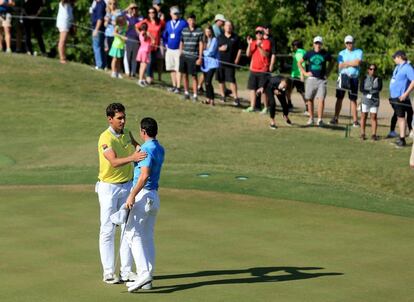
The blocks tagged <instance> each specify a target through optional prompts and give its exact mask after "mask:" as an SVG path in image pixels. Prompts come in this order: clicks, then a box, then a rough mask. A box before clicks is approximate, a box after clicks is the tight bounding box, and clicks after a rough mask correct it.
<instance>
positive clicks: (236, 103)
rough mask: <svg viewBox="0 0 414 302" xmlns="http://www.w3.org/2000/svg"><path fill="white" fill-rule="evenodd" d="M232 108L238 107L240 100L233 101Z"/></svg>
mask: <svg viewBox="0 0 414 302" xmlns="http://www.w3.org/2000/svg"><path fill="white" fill-rule="evenodd" d="M233 106H235V107H240V99H234V102H233Z"/></svg>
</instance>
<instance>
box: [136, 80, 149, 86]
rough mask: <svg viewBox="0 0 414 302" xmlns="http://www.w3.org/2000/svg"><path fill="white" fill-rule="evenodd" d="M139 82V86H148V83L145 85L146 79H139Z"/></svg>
mask: <svg viewBox="0 0 414 302" xmlns="http://www.w3.org/2000/svg"><path fill="white" fill-rule="evenodd" d="M137 84H138V86H139V87H142V88H145V87H147V85H145V82H144V80H139V81H138V82H137Z"/></svg>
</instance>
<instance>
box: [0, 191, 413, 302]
mask: <svg viewBox="0 0 414 302" xmlns="http://www.w3.org/2000/svg"><path fill="white" fill-rule="evenodd" d="M34 190H36V194H33V191H34ZM0 195H1V196H2V202H1V203H0V220H1V221H2V230H3V231H2V232H1V233H0V242H1V245H0V255H2V261H1V262H0V275H1V280H2V282H1V283H0V301H42V302H47V301H121V300H122V301H137V299H139V301H275V300H278V301H286V302H290V301H301V302H302V301H318V302H323V301H329V302H332V301H375V302H378V301H387V302H389V301H412V297H413V296H414V290H413V287H412V284H413V281H414V271H413V270H412V269H410V267H411V263H413V261H414V256H413V253H412V251H413V249H414V240H413V239H414V220H413V219H411V218H405V217H399V216H391V215H384V214H379V213H369V212H362V211H357V210H351V209H342V208H337V207H332V206H326V205H316V204H309V203H303V202H296V201H284V200H276V199H268V198H260V197H252V196H245V195H237V194H229V193H216V192H202V191H196V190H178V189H162V190H161V191H160V195H161V202H162V208H161V212H160V214H159V219H158V223H157V226H156V245H157V253H158V254H157V268H156V280H155V281H154V290H153V291H150V292H145V293H144V292H142V293H137V294H128V293H126V290H125V289H126V288H125V287H124V286H123V285H113V286H109V285H106V284H104V283H103V282H102V281H101V280H100V279H101V278H100V276H101V272H100V262H99V255H98V241H97V236H98V203H97V197H96V195H95V193H93V186H84V185H81V186H0Z"/></svg>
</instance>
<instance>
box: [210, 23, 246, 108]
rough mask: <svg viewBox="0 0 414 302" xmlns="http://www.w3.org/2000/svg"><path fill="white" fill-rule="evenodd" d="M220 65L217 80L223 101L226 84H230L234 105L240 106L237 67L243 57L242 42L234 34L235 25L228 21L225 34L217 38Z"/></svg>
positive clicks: (225, 25)
mask: <svg viewBox="0 0 414 302" xmlns="http://www.w3.org/2000/svg"><path fill="white" fill-rule="evenodd" d="M217 43H218V50H219V58H220V65H219V68H218V70H217V75H216V79H217V81H218V82H219V86H220V94H221V99H222V100H223V101H225V100H226V87H225V83H226V82H227V83H230V89H231V92H232V94H233V97H234V105H235V106H240V100H239V97H238V94H237V82H236V66H235V65H237V64H239V61H240V57H241V41H240V38H239V36H238V35H236V34H235V33H234V32H233V23H232V22H231V21H230V20H226V22H225V23H224V33H223V34H222V35H221V36H219V37H218V38H217Z"/></svg>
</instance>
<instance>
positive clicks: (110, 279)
mask: <svg viewBox="0 0 414 302" xmlns="http://www.w3.org/2000/svg"><path fill="white" fill-rule="evenodd" d="M102 281H103V282H105V283H107V284H118V283H119V278H118V277H117V276H116V275H115V274H106V275H104V277H103V280H102Z"/></svg>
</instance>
